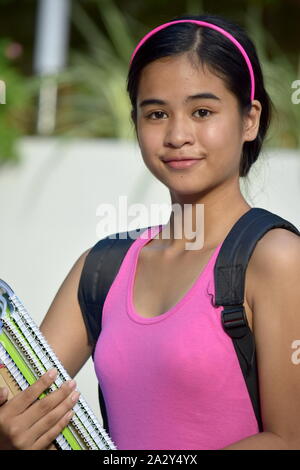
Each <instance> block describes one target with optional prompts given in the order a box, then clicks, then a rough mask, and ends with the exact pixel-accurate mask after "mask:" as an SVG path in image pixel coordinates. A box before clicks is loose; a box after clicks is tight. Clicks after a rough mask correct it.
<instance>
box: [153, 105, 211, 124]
mask: <svg viewBox="0 0 300 470" xmlns="http://www.w3.org/2000/svg"><path fill="white" fill-rule="evenodd" d="M197 112H199V113H200V117H202V118H206V117H208V116H209V115H210V114H211V111H209V110H208V109H204V108H200V109H197V110H196V111H195V113H197ZM163 114H166V113H164V112H163V111H153V112H152V113H150V114H148V116H146V117H147V119H152V120H154V121H157V120H159V119H160V118H161V117H162V115H163ZM151 116H156V117H155V118H154V117H151Z"/></svg>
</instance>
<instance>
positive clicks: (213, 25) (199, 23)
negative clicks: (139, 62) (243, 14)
mask: <svg viewBox="0 0 300 470" xmlns="http://www.w3.org/2000/svg"><path fill="white" fill-rule="evenodd" d="M176 23H195V24H198V25H199V26H207V27H208V28H212V29H215V30H216V31H219V32H220V33H221V34H223V35H224V36H226V37H227V38H228V39H230V41H231V42H233V44H235V45H236V47H237V48H238V49H239V51H240V52H241V54H242V56H243V57H244V59H245V61H246V64H247V66H248V69H249V74H250V80H251V101H252V100H254V95H255V80H254V73H253V68H252V65H251V62H250V59H249V57H248V55H247V52H246V51H245V49H244V48H243V46H242V45H241V44H240V43H239V42H238V41H237V40H236V39H235V38H234V37H233V36H232V35H231V34H230V33H228V32H227V31H225V30H224V29H223V28H220V27H219V26H216V25H215V24H212V23H207V22H206V21H199V20H176V21H171V22H169V23H164V24H162V25H160V26H157V27H156V28H154V29H152V31H150V32H149V33H147V34H146V35H145V36H144V37H143V38H142V39H141V41H140V42H139V43H138V45H137V46H136V48H135V49H134V51H133V53H132V55H131V59H130V65H131V63H132V61H133V58H134V56H135V54H136V53H137V51H138V50H139V48H140V47H141V46H142V45H143V44H144V42H146V41H147V39H148V38H150V36H153V34H155V33H157V32H158V31H160V30H161V29H164V28H166V27H167V26H171V25H173V24H176Z"/></svg>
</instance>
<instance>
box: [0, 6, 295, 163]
mask: <svg viewBox="0 0 300 470" xmlns="http://www.w3.org/2000/svg"><path fill="white" fill-rule="evenodd" d="M37 7H38V2H37V0H0V13H1V14H0V27H1V29H0V30H1V36H0V80H4V81H5V82H6V83H7V84H8V86H7V98H6V104H5V105H0V164H3V163H6V162H8V161H16V160H17V154H16V150H15V143H16V141H17V139H18V138H19V137H20V136H22V135H30V136H34V135H37V130H36V114H37V102H38V93H39V87H40V79H39V78H38V77H36V76H35V75H34V72H33V55H34V47H35V31H36V15H37ZM204 12H205V13H215V14H220V15H225V16H227V17H229V18H231V19H232V20H234V21H236V22H238V23H239V24H241V25H242V26H244V27H245V28H246V29H247V31H248V32H249V34H250V37H251V38H252V39H253V41H254V43H255V45H256V47H257V50H258V54H259V57H260V59H261V62H262V67H263V71H264V74H265V80H266V87H267V90H268V92H269V94H270V96H271V99H272V101H273V103H274V105H275V109H276V113H275V116H274V119H273V123H272V126H271V129H270V132H269V136H268V139H267V141H266V144H265V145H266V146H269V147H276V148H300V134H299V129H300V104H299V105H296V104H293V103H292V100H291V95H292V92H293V90H292V83H293V82H294V81H295V80H297V79H300V41H299V24H300V2H299V0H228V1H227V2H217V1H212V0H202V1H201V0H149V1H144V2H139V1H137V0H72V12H71V18H70V22H71V28H70V41H69V53H68V63H67V65H66V68H65V70H64V71H63V72H62V73H60V74H59V75H58V76H56V77H55V79H56V80H57V83H58V102H57V122H56V128H55V130H54V132H53V133H52V134H51V135H53V136H63V137H84V138H117V139H118V138H120V139H129V140H130V139H134V132H133V125H132V123H131V120H130V103H129V99H128V97H127V94H126V76H127V70H128V64H129V59H130V55H131V53H132V52H133V50H134V47H135V46H136V44H137V42H138V41H139V39H141V37H142V36H143V35H144V34H146V33H147V32H148V31H149V30H150V29H152V28H154V27H155V26H157V25H159V24H161V23H163V22H166V21H167V20H169V19H170V18H172V17H174V16H177V15H182V14H188V13H191V14H200V13H204Z"/></svg>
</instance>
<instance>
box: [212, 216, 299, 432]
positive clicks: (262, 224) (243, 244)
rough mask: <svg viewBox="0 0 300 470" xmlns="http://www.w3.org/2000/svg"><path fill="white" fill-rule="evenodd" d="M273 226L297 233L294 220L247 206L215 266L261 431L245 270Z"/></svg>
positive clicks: (226, 321)
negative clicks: (246, 301) (254, 251)
mask: <svg viewBox="0 0 300 470" xmlns="http://www.w3.org/2000/svg"><path fill="white" fill-rule="evenodd" d="M274 228H284V229H287V230H290V231H291V232H294V233H295V234H297V235H299V236H300V232H299V231H298V229H297V228H296V227H295V226H294V225H293V224H291V223H290V222H288V221H287V220H285V219H283V218H281V217H279V216H278V215H276V214H273V213H272V212H269V211H267V210H266V209H261V208H252V209H250V210H249V211H248V212H246V213H245V214H244V215H243V216H242V217H241V218H240V219H239V220H238V221H237V222H236V223H235V225H234V226H233V228H232V229H231V230H230V232H229V233H228V235H227V237H226V238H225V240H224V242H223V244H222V247H221V249H220V252H219V255H218V257H217V260H216V263H215V268H214V279H215V297H216V301H215V304H216V305H218V306H223V307H224V309H223V310H222V325H223V328H224V330H225V331H226V333H227V334H228V335H229V336H230V337H231V338H232V340H233V344H234V348H235V351H236V353H237V356H238V359H239V363H240V366H241V369H242V372H243V376H244V379H245V382H246V385H247V389H248V392H249V395H250V398H251V402H252V405H253V409H254V412H255V416H256V419H257V422H258V426H259V430H260V431H263V425H262V418H261V410H260V399H259V384H258V373H257V363H256V351H255V339H254V335H253V333H252V331H251V329H250V327H249V325H248V321H247V317H246V313H245V309H244V305H243V304H244V291H245V274H246V269H247V265H248V262H249V259H250V257H251V255H252V252H253V250H254V248H255V246H256V244H257V242H258V241H259V240H260V239H261V238H262V237H263V236H264V235H265V233H266V232H268V231H269V230H272V229H274Z"/></svg>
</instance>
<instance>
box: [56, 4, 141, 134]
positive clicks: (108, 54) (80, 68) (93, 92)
mask: <svg viewBox="0 0 300 470" xmlns="http://www.w3.org/2000/svg"><path fill="white" fill-rule="evenodd" d="M96 3H97V7H98V10H99V19H101V21H102V22H103V23H104V25H105V28H106V30H107V37H106V36H105V34H104V33H103V32H102V31H101V30H100V28H99V27H98V26H97V25H96V24H95V23H94V21H93V20H92V19H91V18H90V17H89V16H88V15H87V13H86V12H85V10H84V8H83V7H82V6H81V5H80V3H79V2H74V4H73V10H72V20H73V22H74V24H75V25H76V27H77V29H78V30H79V31H80V33H81V35H82V36H83V37H84V39H85V41H86V44H87V48H88V51H87V52H86V53H82V52H78V51H72V52H71V66H70V67H69V68H68V69H67V70H66V71H65V72H64V73H62V74H60V76H59V77H58V80H59V87H60V102H59V103H60V104H59V111H58V122H57V133H59V134H61V133H63V134H64V135H68V136H72V135H76V136H85V137H86V136H88V137H91V136H92V137H112V138H121V139H132V137H133V128H132V125H131V123H130V120H129V115H130V102H129V98H128V96H127V93H126V75H127V70H128V62H129V58H130V54H131V52H132V51H133V49H134V45H135V40H134V38H133V35H132V33H131V31H132V29H134V28H131V27H130V24H129V23H128V22H127V21H126V19H125V18H124V15H123V14H122V13H121V12H120V11H119V9H118V8H117V7H116V6H115V5H114V3H113V2H112V1H110V0H98V1H97V2H96ZM132 21H134V20H132ZM139 27H140V26H139ZM134 30H135V29H134Z"/></svg>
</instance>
